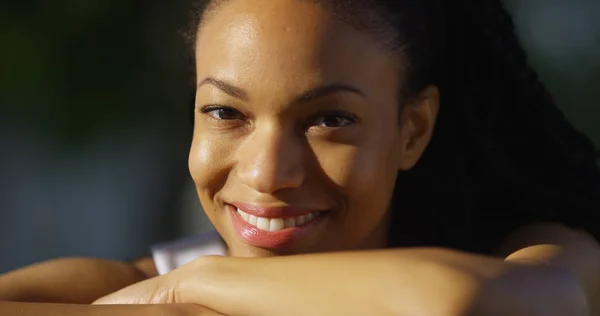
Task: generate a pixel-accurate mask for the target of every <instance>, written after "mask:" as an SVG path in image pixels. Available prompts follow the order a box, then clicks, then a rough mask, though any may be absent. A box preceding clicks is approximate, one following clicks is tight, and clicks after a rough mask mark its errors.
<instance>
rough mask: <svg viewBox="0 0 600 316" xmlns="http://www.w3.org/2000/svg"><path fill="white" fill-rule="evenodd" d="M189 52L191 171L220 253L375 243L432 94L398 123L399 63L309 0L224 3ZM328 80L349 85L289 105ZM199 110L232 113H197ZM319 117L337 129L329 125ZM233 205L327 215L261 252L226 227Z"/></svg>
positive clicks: (411, 159)
mask: <svg viewBox="0 0 600 316" xmlns="http://www.w3.org/2000/svg"><path fill="white" fill-rule="evenodd" d="M292 35H293V36H292ZM197 47H198V49H197V54H196V56H197V58H196V64H197V68H196V70H197V78H198V90H197V94H196V109H197V111H196V118H195V119H196V124H195V130H194V138H193V142H192V147H191V152H190V158H189V167H190V172H191V175H192V177H193V179H194V181H195V183H196V187H197V191H198V196H199V198H200V201H201V202H202V205H203V207H204V209H205V211H206V213H207V215H208V217H209V218H210V220H211V221H212V223H213V224H214V225H215V227H216V229H217V230H218V231H219V233H220V234H221V236H223V238H224V240H225V242H226V243H227V245H228V246H229V250H230V254H231V255H233V256H242V257H265V256H271V255H277V254H298V253H314V252H323V251H334V250H350V249H373V248H382V247H385V246H386V238H387V231H388V227H387V218H388V212H389V205H388V204H389V201H390V199H391V194H392V190H393V188H394V183H395V180H396V174H397V172H398V170H400V169H408V168H410V167H412V166H413V165H414V164H415V163H416V161H417V160H418V158H419V156H420V155H421V153H422V152H423V150H424V148H425V147H426V145H427V143H428V141H429V139H430V136H431V133H432V130H433V126H434V122H435V118H436V115H437V109H438V103H439V95H438V92H437V89H435V88H434V87H431V88H430V89H428V90H426V91H423V93H422V94H421V97H422V98H421V99H420V100H419V101H418V103H416V104H412V105H408V106H405V107H404V108H403V113H402V122H401V124H399V121H398V116H399V113H398V111H399V106H398V98H399V96H398V94H397V93H396V91H397V90H398V89H397V87H398V86H399V84H400V83H399V76H398V67H399V61H398V60H397V59H396V58H391V57H390V56H389V55H390V54H388V53H387V52H386V51H384V50H382V49H381V48H380V46H379V45H378V43H376V42H375V41H374V40H373V39H372V38H371V37H370V36H368V34H364V33H361V32H358V31H356V30H354V29H353V28H352V27H351V26H349V25H347V24H345V23H342V22H339V21H336V20H333V19H331V18H330V12H329V11H328V10H327V9H326V8H324V7H322V6H317V5H314V4H311V3H310V2H298V1H274V2H273V3H271V2H268V3H267V2H256V1H241V0H240V1H234V2H232V3H227V4H225V5H223V7H221V8H220V9H219V11H218V12H217V13H215V14H213V15H212V16H211V17H210V19H209V22H208V23H205V24H204V27H203V30H202V31H201V32H200V34H199V36H198V41H197ZM348 52H352V54H348ZM207 78H214V79H216V80H219V81H221V82H226V83H227V84H228V85H231V86H233V87H235V89H236V90H240V91H243V93H240V94H243V96H242V97H239V98H237V97H233V96H231V95H230V94H228V93H227V91H223V90H226V89H220V88H219V87H218V86H219V85H218V84H211V83H210V82H208V83H207V81H206V80H207ZM336 84H337V85H343V86H346V87H352V89H354V90H356V91H358V92H353V91H346V90H338V91H334V92H332V93H329V94H326V95H323V96H316V97H314V98H310V99H305V100H302V101H298V99H299V98H300V97H301V96H303V95H306V94H307V93H308V92H309V91H314V90H318V89H320V88H322V87H327V86H330V85H336ZM207 105H220V106H227V107H229V108H230V109H228V110H227V112H224V114H223V113H220V112H219V111H218V110H214V111H212V112H209V113H204V109H205V107H206V106H207ZM327 111H337V112H338V113H333V114H332V113H327ZM341 111H345V112H348V113H350V114H351V115H352V118H346V117H344V116H343V114H342V113H341ZM223 118H225V119H223ZM325 119H329V120H331V121H334V122H336V121H335V120H336V119H337V120H339V121H341V122H344V124H346V125H345V126H344V125H342V124H337V125H333V124H330V125H333V126H327V125H326V124H324V120H325ZM232 201H241V202H245V203H255V204H260V205H263V206H269V207H276V206H283V205H285V206H297V207H301V208H310V209H315V210H327V212H326V220H325V221H324V222H323V223H322V224H321V225H320V226H319V227H318V229H317V232H316V233H313V234H311V236H309V237H307V238H304V239H303V240H301V241H299V242H297V243H294V244H293V245H290V246H289V247H286V249H283V250H277V251H273V250H265V249H260V248H256V247H252V246H249V245H248V244H246V243H245V242H244V241H243V240H241V238H239V237H238V236H237V235H236V233H235V232H234V231H233V229H232V225H231V218H230V216H231V213H230V212H228V211H226V207H225V205H226V203H231V202H232Z"/></svg>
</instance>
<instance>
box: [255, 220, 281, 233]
mask: <svg viewBox="0 0 600 316" xmlns="http://www.w3.org/2000/svg"><path fill="white" fill-rule="evenodd" d="M259 228H260V227H259ZM284 228H285V223H284V222H283V218H271V223H270V225H269V231H272V232H276V231H278V230H282V229H284Z"/></svg>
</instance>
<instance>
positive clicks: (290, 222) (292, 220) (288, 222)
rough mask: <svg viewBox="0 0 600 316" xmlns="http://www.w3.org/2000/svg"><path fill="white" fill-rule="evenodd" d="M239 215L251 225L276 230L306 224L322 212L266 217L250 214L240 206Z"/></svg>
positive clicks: (261, 228) (265, 229)
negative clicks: (285, 216)
mask: <svg viewBox="0 0 600 316" xmlns="http://www.w3.org/2000/svg"><path fill="white" fill-rule="evenodd" d="M237 213H238V215H239V216H240V217H241V218H242V219H243V220H244V221H246V222H248V223H250V225H252V226H254V227H256V228H258V229H260V230H264V231H271V232H276V231H280V230H283V229H286V228H292V227H296V226H301V225H305V224H307V223H309V222H311V221H313V220H314V219H316V218H318V217H319V215H320V212H314V213H309V214H306V215H302V216H298V217H288V218H265V217H257V216H254V215H250V214H248V213H246V212H244V211H242V210H240V209H239V208H238V209H237Z"/></svg>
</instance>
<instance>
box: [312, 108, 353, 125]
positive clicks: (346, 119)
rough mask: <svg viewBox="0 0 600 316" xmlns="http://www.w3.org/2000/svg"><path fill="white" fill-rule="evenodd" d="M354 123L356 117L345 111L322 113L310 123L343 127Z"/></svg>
mask: <svg viewBox="0 0 600 316" xmlns="http://www.w3.org/2000/svg"><path fill="white" fill-rule="evenodd" d="M354 123H356V119H355V118H354V117H353V116H352V115H350V114H349V113H346V112H337V111H336V112H332V113H324V114H321V115H319V116H318V117H316V118H315V119H314V120H313V121H312V123H311V125H312V126H319V127H344V126H348V125H351V124H354Z"/></svg>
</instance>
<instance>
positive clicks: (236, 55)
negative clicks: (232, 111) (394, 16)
mask: <svg viewBox="0 0 600 316" xmlns="http://www.w3.org/2000/svg"><path fill="white" fill-rule="evenodd" d="M333 17H334V16H333V14H332V11H331V10H330V9H329V7H327V6H325V5H321V4H316V3H315V2H313V1H301V0H269V1H263V0H234V1H227V2H226V3H224V4H222V5H221V6H219V8H218V9H216V10H215V11H214V12H212V13H211V14H210V17H209V18H208V20H206V21H205V23H203V26H202V28H201V30H200V32H199V34H198V37H197V43H196V65H197V72H198V78H199V80H202V78H203V77H206V76H219V77H220V78H222V79H231V80H234V81H241V83H240V84H252V83H256V80H257V78H260V80H269V78H271V79H273V80H274V81H277V82H278V84H280V85H285V83H286V82H285V81H293V82H294V83H295V85H296V86H301V85H303V84H304V85H310V84H312V83H314V82H315V81H343V82H345V83H349V84H356V85H364V84H370V85H374V86H377V85H381V84H383V83H382V82H381V81H383V80H385V81H386V82H385V83H386V84H390V83H392V84H394V85H395V81H396V80H394V79H395V77H397V75H398V73H397V67H395V65H396V61H395V60H394V59H393V58H390V56H389V55H388V54H387V53H386V51H385V50H384V49H382V48H381V47H380V45H378V43H377V42H376V41H375V39H374V38H372V37H371V36H370V35H369V34H366V33H363V32H359V31H358V30H356V29H354V28H353V27H352V26H350V25H348V24H346V23H343V22H341V21H340V20H339V19H334V18H333ZM282 75H284V76H285V78H284V79H283V80H282ZM389 76H393V77H394V78H390V77H389ZM361 80H362V81H363V82H362V83H361V82H351V81H361ZM367 80H369V82H366V81H367ZM349 81H350V82H349ZM390 81H392V82H390ZM271 83H272V82H271Z"/></svg>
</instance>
